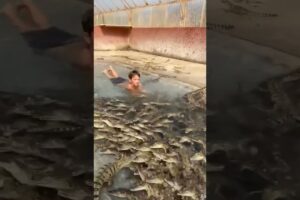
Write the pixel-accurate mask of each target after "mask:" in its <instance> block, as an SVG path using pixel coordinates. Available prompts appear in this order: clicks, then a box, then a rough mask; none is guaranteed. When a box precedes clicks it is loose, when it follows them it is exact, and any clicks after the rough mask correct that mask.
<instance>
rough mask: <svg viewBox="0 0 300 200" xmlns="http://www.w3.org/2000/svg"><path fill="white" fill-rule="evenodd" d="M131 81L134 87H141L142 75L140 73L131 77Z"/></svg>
mask: <svg viewBox="0 0 300 200" xmlns="http://www.w3.org/2000/svg"><path fill="white" fill-rule="evenodd" d="M130 83H131V84H132V85H133V86H134V87H139V85H140V77H139V76H138V75H134V76H133V77H132V78H131V79H130Z"/></svg>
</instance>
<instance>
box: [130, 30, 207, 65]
mask: <svg viewBox="0 0 300 200" xmlns="http://www.w3.org/2000/svg"><path fill="white" fill-rule="evenodd" d="M129 44H130V47H131V48H132V49H135V50H139V51H144V52H149V53H154V54H158V55H163V56H168V57H174V58H180V59H184V60H191V61H196V62H202V63H204V62H206V54H205V52H206V35H205V28H200V27H193V28H135V29H132V31H131V34H130V38H129Z"/></svg>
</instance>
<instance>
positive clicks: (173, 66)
mask: <svg viewBox="0 0 300 200" xmlns="http://www.w3.org/2000/svg"><path fill="white" fill-rule="evenodd" d="M94 59H95V62H100V61H101V60H104V61H110V62H114V63H119V64H120V63H122V64H127V65H129V66H132V68H136V69H139V70H140V71H141V72H150V73H155V74H158V75H161V76H162V77H170V78H174V79H176V80H178V81H180V82H182V83H183V84H188V85H192V86H195V87H197V88H202V87H205V86H206V65H204V64H200V63H195V62H188V61H184V60H178V59H172V58H167V57H162V56H156V55H151V54H146V53H142V52H137V51H95V52H94Z"/></svg>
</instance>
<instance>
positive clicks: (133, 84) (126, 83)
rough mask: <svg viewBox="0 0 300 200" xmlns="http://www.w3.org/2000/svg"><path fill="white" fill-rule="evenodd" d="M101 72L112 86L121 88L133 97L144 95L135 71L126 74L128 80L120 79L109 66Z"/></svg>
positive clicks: (138, 76) (138, 75)
mask: <svg viewBox="0 0 300 200" xmlns="http://www.w3.org/2000/svg"><path fill="white" fill-rule="evenodd" d="M103 72H104V74H105V75H106V76H107V77H108V78H109V79H110V80H111V82H112V83H113V84H114V85H118V86H120V87H122V88H125V89H127V90H128V91H129V92H130V93H131V94H133V95H135V96H140V95H142V94H145V93H146V92H145V91H144V89H143V87H142V84H141V83H140V77H141V75H140V73H139V72H138V71H137V70H132V71H131V72H130V73H129V74H128V80H126V79H125V78H123V77H120V76H119V75H118V73H117V72H116V71H115V70H114V69H113V68H112V67H111V66H109V68H108V69H105V70H104V71H103Z"/></svg>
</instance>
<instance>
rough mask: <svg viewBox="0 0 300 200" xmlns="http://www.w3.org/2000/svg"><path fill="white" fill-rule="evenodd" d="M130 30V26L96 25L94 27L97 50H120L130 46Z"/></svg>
mask: <svg viewBox="0 0 300 200" xmlns="http://www.w3.org/2000/svg"><path fill="white" fill-rule="evenodd" d="M130 31H131V28H128V27H106V26H96V27H95V28H94V48H95V50H118V49H126V48H128V47H129V42H128V41H129V34H130Z"/></svg>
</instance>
